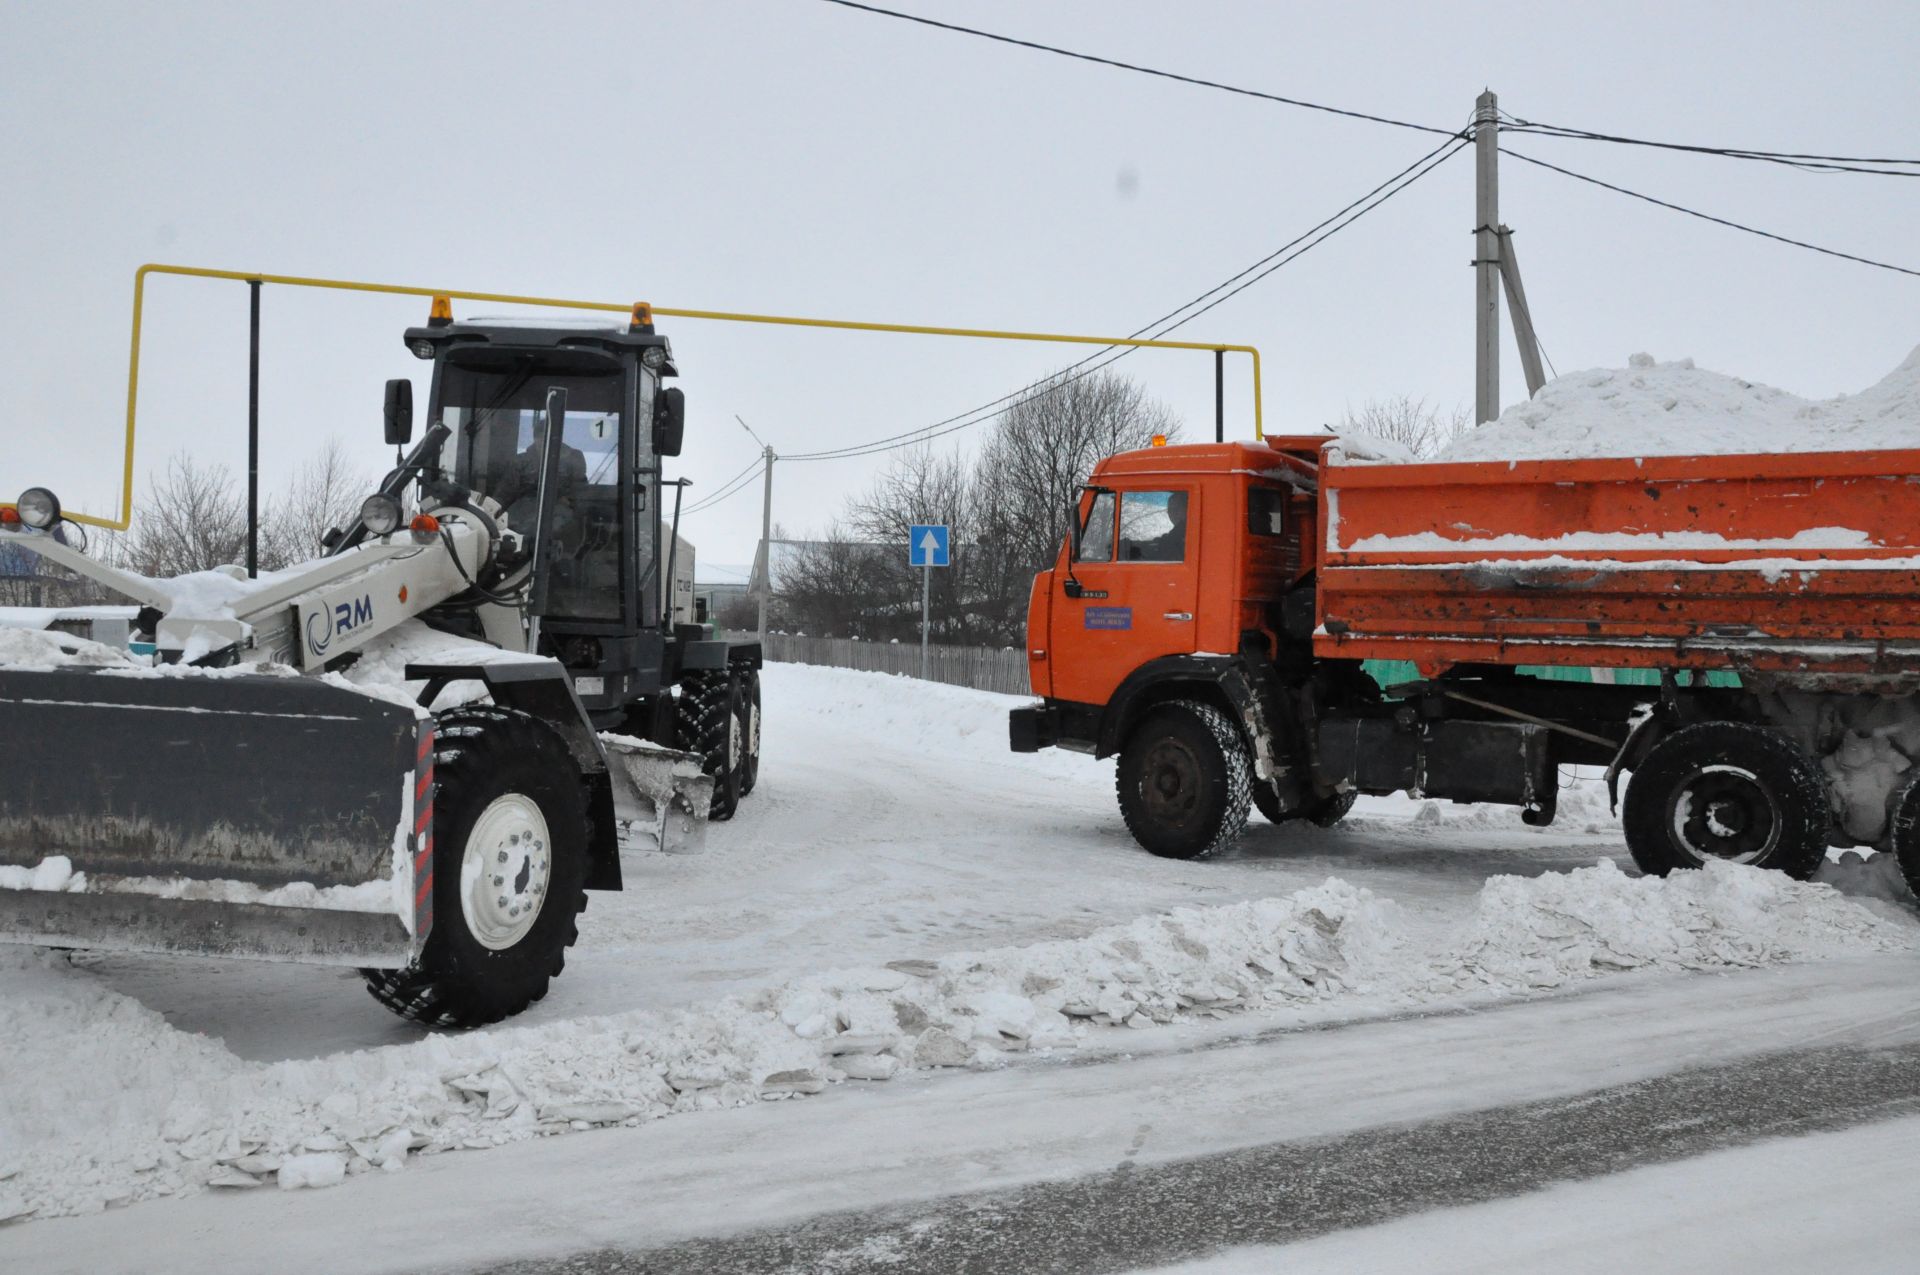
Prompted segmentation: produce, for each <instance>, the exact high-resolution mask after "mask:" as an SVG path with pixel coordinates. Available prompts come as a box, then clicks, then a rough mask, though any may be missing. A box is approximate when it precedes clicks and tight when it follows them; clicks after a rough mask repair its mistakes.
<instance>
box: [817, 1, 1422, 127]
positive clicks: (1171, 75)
mask: <svg viewBox="0 0 1920 1275" xmlns="http://www.w3.org/2000/svg"><path fill="white" fill-rule="evenodd" d="M826 2H827V3H828V4H837V5H839V6H840V7H841V8H843V9H857V10H859V11H860V12H862V13H872V14H878V15H879V16H881V17H885V18H898V19H900V20H901V21H903V22H916V23H919V24H920V25H921V26H923V27H935V28H938V29H939V30H942V31H954V32H957V33H959V34H961V35H971V36H978V37H979V38H980V39H982V40H993V41H996V42H998V43H1000V44H1011V45H1015V46H1017V47H1019V48H1022V49H1033V50H1035V51H1036V52H1040V53H1053V54H1057V55H1058V56H1060V57H1063V58H1074V59H1076V60H1077V61H1081V62H1092V63H1095V64H1096V65H1099V66H1110V67H1114V68H1116V69H1118V70H1121V71H1133V72H1135V73H1137V74H1140V75H1153V76H1158V77H1159V78H1160V79H1163V80H1175V81H1178V82H1179V83H1181V84H1192V85H1194V86H1196V87H1198V88H1203V89H1219V90H1220V91H1221V92H1223V93H1238V94H1239V95H1240V96H1242V97H1257V98H1261V99H1263V100H1265V101H1268V102H1279V103H1280V104H1281V105H1283V106H1298V107H1301V108H1303V109H1305V110H1309V111H1324V112H1325V113H1326V114H1328V115H1344V116H1346V117H1347V118H1349V119H1356V120H1367V121H1369V122H1371V123H1374V124H1391V125H1393V126H1394V127H1395V128H1411V129H1416V130H1418V131H1419V132H1422V133H1438V134H1441V135H1442V136H1457V135H1458V134H1457V133H1456V132H1455V130H1452V129H1445V128H1438V127H1435V126H1434V125H1431V124H1415V123H1413V122H1412V121H1410V120H1397V119H1393V118H1391V117H1390V116H1386V115H1373V114H1369V113H1368V112H1366V111H1350V110H1347V109H1346V108H1344V107H1339V106H1327V105H1325V104H1324V103H1321V102H1307V101H1303V100H1302V99H1300V98H1297V97H1282V96H1281V95H1280V94H1278V93H1263V92H1261V91H1260V90H1259V89H1249V88H1241V87H1239V86H1238V85H1234V84H1222V83H1220V82H1219V81H1218V80H1203V79H1200V78H1199V77H1197V76H1192V75H1181V74H1179V73H1178V72H1175V71H1162V70H1158V69H1156V68H1154V67H1150V66H1141V65H1139V64H1137V63H1134V62H1121V61H1118V60H1116V59H1114V58H1103V57H1099V56H1097V55H1095V54H1092V53H1076V52H1075V51H1074V50H1072V49H1063V48H1060V47H1058V46H1057V45H1052V44H1041V43H1040V42H1038V41H1037V40H1022V39H1019V38H1017V37H1015V36H1010V35H1000V34H999V33H997V32H994V31H982V30H980V29H979V28H978V27H963V26H960V25H959V24H957V23H953V22H941V21H938V20H937V19H934V18H923V17H921V16H920V15H919V14H917V13H902V12H900V11H899V10H898V9H883V8H881V7H880V6H878V5H872V4H861V3H858V0H826Z"/></svg>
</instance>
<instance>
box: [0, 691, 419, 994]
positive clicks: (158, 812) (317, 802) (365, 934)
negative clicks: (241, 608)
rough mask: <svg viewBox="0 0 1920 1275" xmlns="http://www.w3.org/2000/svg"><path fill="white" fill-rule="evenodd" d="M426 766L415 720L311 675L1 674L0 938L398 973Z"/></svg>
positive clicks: (412, 936)
mask: <svg viewBox="0 0 1920 1275" xmlns="http://www.w3.org/2000/svg"><path fill="white" fill-rule="evenodd" d="M432 765H433V730H432V720H431V719H430V718H428V717H426V716H425V715H424V714H422V713H420V712H418V711H417V710H414V709H412V708H410V707H407V706H405V705H400V704H391V703H388V702H386V701H383V700H377V699H373V698H370V697H368V696H365V695H361V694H358V693H356V692H353V691H349V690H344V689H341V688H339V687H336V686H330V685H328V684H326V683H323V682H320V681H316V680H313V679H308V678H299V677H290V676H286V677H275V676H268V675H264V674H235V675H227V674H212V675H202V674H182V675H177V676H157V675H149V676H140V675H127V674H124V673H115V672H103V671H91V670H87V671H82V670H51V671H40V670H22V669H0V942H10V943H29V944H39V945H43V946H58V947H75V948H93V949H103V950H117V951H131V952H167V953H179V954H187V955H205V956H226V957H252V958H257V959H263V960H284V961H303V962H313V963H319V964H335V965H352V966H360V967H374V968H400V967H403V966H406V965H408V964H409V963H411V962H412V960H413V958H414V956H415V955H416V954H417V952H418V951H419V948H420V945H421V944H422V943H424V942H425V940H426V936H427V933H428V930H429V928H430V926H431V924H432V912H431V907H432V891H431V882H432V878H431V873H432V858H431V852H432V844H431V821H432V812H433V806H432Z"/></svg>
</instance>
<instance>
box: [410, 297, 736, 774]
mask: <svg viewBox="0 0 1920 1275" xmlns="http://www.w3.org/2000/svg"><path fill="white" fill-rule="evenodd" d="M642 311H644V307H637V308H636V313H635V315H634V317H633V319H632V321H631V322H630V323H628V324H626V325H624V326H621V325H612V324H606V323H596V322H588V323H581V322H566V321H561V322H556V321H552V320H544V321H534V320H528V319H517V318H516V319H501V320H472V321H461V322H454V321H453V320H452V319H451V318H450V317H436V318H434V319H431V320H429V322H428V323H427V325H426V326H424V327H416V328H409V329H408V330H407V333H406V342H407V346H408V348H409V349H410V350H412V352H413V353H414V354H415V355H416V356H417V357H419V358H422V359H430V360H432V362H433V387H432V391H431V399H430V404H429V407H428V419H429V420H432V421H437V422H443V423H445V424H446V426H447V427H448V429H449V430H450V431H451V434H450V436H449V438H448V440H447V443H446V445H445V446H444V447H443V448H442V450H441V453H440V456H439V460H438V469H439V473H440V475H441V477H442V478H443V479H444V480H445V481H446V483H447V484H448V485H449V487H458V488H460V489H463V490H466V491H470V492H473V493H475V494H477V495H478V496H479V497H481V501H482V504H483V505H484V506H485V511H486V512H487V513H488V514H489V515H490V516H491V517H493V518H494V519H495V520H497V521H498V522H499V523H500V524H501V525H502V527H503V528H504V529H505V530H506V531H507V532H508V533H510V534H511V535H515V536H518V537H520V538H521V539H522V540H523V541H524V545H525V548H524V549H523V550H522V551H521V552H519V553H518V554H515V553H512V552H509V553H507V554H504V555H503V556H502V559H501V561H500V562H499V564H498V565H497V567H496V568H495V570H494V572H493V575H492V577H491V578H483V579H481V580H480V581H478V583H479V584H480V585H481V586H482V587H483V588H485V589H487V590H488V591H491V592H494V593H496V594H498V593H510V592H513V591H514V590H515V589H517V588H520V587H522V586H523V585H525V586H526V587H528V588H530V590H531V594H532V596H531V597H530V598H529V611H530V613H531V615H532V616H534V617H536V618H537V626H536V628H535V629H534V630H533V631H532V632H531V633H530V634H528V633H523V632H522V631H521V614H520V611H519V610H518V609H516V608H512V607H503V606H479V607H476V608H474V609H473V610H472V611H471V612H470V617H471V618H470V623H471V624H472V625H473V627H474V629H475V633H474V636H478V637H485V638H486V639H487V640H489V641H492V642H495V643H496V644H498V645H501V646H506V647H509V648H513V647H515V646H519V645H524V643H525V642H526V641H527V640H528V637H531V638H532V640H533V641H534V642H535V643H536V645H537V650H536V652H535V653H536V654H543V655H552V656H554V657H555V658H557V659H559V660H560V661H561V663H563V664H565V665H566V666H567V668H568V669H569V670H570V671H571V672H572V673H573V675H574V688H575V690H576V692H577V693H578V695H579V697H580V700H581V703H582V704H583V705H584V706H585V708H586V709H587V711H588V713H589V714H590V715H591V716H593V718H594V719H595V721H596V722H597V723H598V724H600V725H601V726H603V727H618V726H623V725H626V726H629V727H631V725H632V723H631V722H630V719H631V717H632V715H633V712H632V710H633V706H634V705H635V704H636V702H644V701H646V700H648V699H649V698H651V697H652V696H653V695H654V694H655V693H656V692H658V691H659V690H660V689H661V688H663V687H666V686H671V685H672V684H673V683H674V681H675V679H676V678H677V677H679V675H680V673H681V671H682V670H683V669H687V668H701V667H704V666H705V664H708V663H711V664H714V665H716V666H717V667H719V668H722V669H724V668H725V667H726V665H727V662H728V656H729V652H728V651H727V650H726V649H725V648H724V646H723V644H720V643H714V642H711V641H710V638H711V634H710V632H708V631H707V630H705V629H704V628H702V627H700V626H695V625H688V624H679V623H676V621H677V620H679V619H681V618H682V617H680V616H677V615H676V614H674V613H673V612H672V611H670V610H669V609H668V608H669V606H670V605H671V603H670V602H669V601H668V599H669V597H670V593H671V582H672V577H673V576H675V575H679V574H684V573H685V572H686V571H688V570H690V568H691V563H689V562H680V561H678V560H677V559H678V556H679V552H680V546H681V545H683V544H684V543H685V542H684V541H679V540H677V538H676V537H675V535H674V532H673V528H672V525H671V521H672V518H673V511H672V510H671V509H663V506H664V505H666V504H667V503H669V502H670V501H671V500H672V495H673V491H674V488H673V486H672V485H671V484H669V483H664V482H663V480H662V462H663V460H664V459H665V458H667V457H672V456H677V455H678V454H679V452H680V445H681V436H682V433H683V431H684V421H685V402H684V399H683V397H682V394H681V391H680V390H679V389H677V388H668V387H666V386H665V385H664V381H665V380H666V379H667V378H669V377H672V376H675V375H676V374H677V369H676V368H675V366H674V358H673V347H672V345H671V344H670V343H669V342H668V340H667V338H666V337H665V336H663V335H660V334H657V333H656V332H655V331H654V329H653V323H652V317H651V314H650V313H643V312H642ZM555 389H558V390H562V391H564V392H565V408H564V418H563V420H562V424H561V436H560V438H559V439H558V440H557V441H558V445H559V450H560V455H559V457H558V461H557V464H556V467H555V470H554V477H555V485H554V491H553V492H552V496H551V499H550V502H549V506H548V508H547V509H546V510H545V511H544V512H545V516H546V517H547V518H548V520H549V526H548V527H547V529H546V531H545V533H544V534H541V535H539V536H537V537H536V531H537V530H538V528H537V525H536V524H537V522H538V519H539V518H540V516H541V514H542V510H541V508H540V505H541V483H540V477H541V473H540V469H541V464H542V462H543V459H544V457H545V455H546V452H545V443H546V437H545V435H546V429H547V411H548V396H549V393H550V392H551V391H553V390H555ZM663 492H664V493H665V494H664V497H663ZM536 547H537V548H538V550H539V552H541V553H544V554H545V560H544V562H543V564H542V567H543V569H542V570H539V571H535V570H534V565H535V564H534V556H535V552H536ZM529 581H530V584H529V583H528V582H529ZM708 647H711V648H713V649H705V648H708ZM743 658H744V657H743ZM751 658H752V660H753V662H754V663H757V653H754V654H753V655H752V657H751ZM634 733H644V734H646V735H648V736H649V737H656V736H657V735H659V734H663V733H664V727H662V728H661V729H660V730H646V731H637V730H636V731H634Z"/></svg>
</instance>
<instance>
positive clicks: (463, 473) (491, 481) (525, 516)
mask: <svg viewBox="0 0 1920 1275" xmlns="http://www.w3.org/2000/svg"><path fill="white" fill-rule="evenodd" d="M455 358H456V359H458V360H459V361H458V362H456V361H452V360H450V361H449V362H448V363H447V365H446V367H445V368H444V369H443V371H442V373H441V381H440V404H439V406H440V419H441V420H443V421H445V422H446V424H447V426H448V427H449V428H450V429H452V430H453V439H452V442H451V444H450V446H449V448H448V451H447V453H446V454H445V455H443V457H442V460H441V463H442V467H443V469H445V470H446V472H447V473H448V475H449V476H450V477H452V478H453V479H454V480H455V481H457V482H459V483H460V484H461V485H462V486H464V487H468V488H471V489H472V490H474V491H477V492H479V493H480V494H481V495H483V496H488V497H490V498H492V499H493V501H494V502H495V503H497V504H498V505H499V506H500V508H501V510H502V511H503V512H504V514H505V517H506V523H507V526H508V527H510V528H511V529H513V530H514V531H518V532H520V533H521V534H523V535H531V534H533V532H534V530H535V527H534V523H535V521H536V517H537V513H538V508H539V496H540V460H541V453H542V446H543V444H544V442H545V439H546V432H547V391H548V390H550V389H555V388H558V389H564V390H566V391H567V410H566V415H565V416H564V418H563V419H562V422H561V429H560V443H561V451H560V467H559V476H558V486H557V488H556V490H555V492H554V502H553V523H552V526H551V528H550V535H551V539H552V544H551V546H550V550H549V560H550V561H551V562H552V563H553V567H554V570H553V577H552V582H551V587H550V591H549V594H548V598H549V608H550V610H551V612H552V613H553V614H555V615H564V616H569V617H573V618H577V619H606V620H618V619H620V618H621V582H620V561H621V559H620V541H621V520H620V479H621V468H620V420H621V413H622V405H623V402H624V399H625V396H626V378H625V376H624V375H623V374H622V369H621V366H620V364H619V363H617V362H615V361H614V360H611V359H606V358H601V357H598V356H593V355H584V354H579V353H573V352H560V353H555V352H551V351H543V352H542V354H541V355H540V356H539V358H538V359H536V358H534V357H533V356H530V355H515V356H506V355H502V354H498V353H493V352H488V351H477V352H475V353H474V354H473V355H470V356H465V357H463V356H455Z"/></svg>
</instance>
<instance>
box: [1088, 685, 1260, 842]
mask: <svg viewBox="0 0 1920 1275" xmlns="http://www.w3.org/2000/svg"><path fill="white" fill-rule="evenodd" d="M1114 785H1115V787H1116V788H1117V789H1118V793H1119V797H1120V817H1121V818H1122V819H1124V820H1125V821H1126V824H1127V831H1128V832H1131V833H1132V834H1133V839H1134V840H1135V841H1138V842H1139V843H1140V844H1141V845H1142V846H1143V847H1145V848H1146V849H1147V850H1149V851H1151V852H1152V853H1154V854H1157V855H1159V856H1161V857H1162V858H1167V859H1204V858H1207V857H1208V856H1210V855H1213V854H1216V853H1218V852H1219V851H1220V850H1221V849H1222V848H1224V847H1225V846H1227V845H1228V844H1230V843H1231V842H1232V841H1233V839H1234V838H1236V837H1238V836H1239V835H1240V834H1241V832H1242V831H1244V830H1245V829H1246V826H1247V803H1248V801H1249V800H1250V799H1251V796H1252V788H1253V767H1252V764H1251V763H1250V762H1249V761H1248V758H1247V749H1246V745H1245V744H1244V743H1243V742H1242V741H1241V739H1240V732H1239V730H1238V729H1237V728H1236V727H1235V726H1234V724H1233V722H1232V721H1230V720H1229V719H1228V718H1227V715H1226V714H1225V713H1222V712H1221V711H1220V710H1219V709H1217V708H1214V707H1213V706H1212V705H1210V704H1203V703H1201V702H1199V701H1198V700H1171V701H1169V702H1167V703H1165V704H1161V705H1159V706H1158V707H1156V708H1153V709H1151V710H1149V711H1148V713H1147V714H1146V716H1145V717H1143V718H1142V719H1141V721H1140V723H1139V725H1137V726H1135V727H1134V728H1133V732H1132V733H1131V734H1130V735H1128V736H1127V742H1126V746H1125V747H1124V748H1122V749H1121V750H1120V764H1119V767H1118V769H1117V771H1116V773H1115V779H1114Z"/></svg>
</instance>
